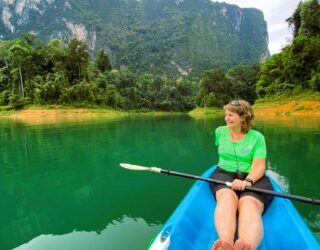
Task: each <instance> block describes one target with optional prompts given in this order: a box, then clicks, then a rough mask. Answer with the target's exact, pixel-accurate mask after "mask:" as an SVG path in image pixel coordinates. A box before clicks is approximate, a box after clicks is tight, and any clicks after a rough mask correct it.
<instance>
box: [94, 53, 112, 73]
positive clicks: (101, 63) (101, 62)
mask: <svg viewBox="0 0 320 250" xmlns="http://www.w3.org/2000/svg"><path fill="white" fill-rule="evenodd" d="M96 67H97V69H98V70H100V72H101V73H105V72H106V71H110V70H111V69H112V67H111V63H110V61H109V58H108V56H107V54H106V52H105V51H104V50H103V49H101V50H99V52H98V55H97V59H96Z"/></svg>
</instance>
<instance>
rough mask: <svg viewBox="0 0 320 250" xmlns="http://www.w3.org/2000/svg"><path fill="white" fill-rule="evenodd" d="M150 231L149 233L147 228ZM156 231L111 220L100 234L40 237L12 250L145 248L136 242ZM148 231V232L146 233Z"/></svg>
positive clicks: (140, 221)
mask: <svg viewBox="0 0 320 250" xmlns="http://www.w3.org/2000/svg"><path fill="white" fill-rule="evenodd" d="M150 227H151V228H152V229H151V230H150V229H149V228H150ZM154 230H160V226H157V225H150V224H148V223H146V222H145V221H144V220H143V219H142V218H137V219H133V218H130V217H124V218H122V219H121V220H117V221H112V222H111V223H110V224H108V225H107V227H106V228H105V229H104V230H102V231H101V232H99V233H97V232H94V231H93V232H85V231H73V232H71V233H68V234H64V235H40V236H38V237H36V238H34V239H33V240H31V241H30V242H29V243H26V244H23V245H21V246H20V247H17V248H15V250H23V249H32V250H43V249H46V250H56V249H78V250H81V249H84V250H87V249H92V248H93V246H94V249H96V250H105V249H145V247H146V246H145V244H141V241H137V240H136V239H138V238H140V239H141V238H142V239H144V240H145V241H148V240H149V239H150V238H152V236H153V235H152V232H153V231H154ZM150 231H151V233H150Z"/></svg>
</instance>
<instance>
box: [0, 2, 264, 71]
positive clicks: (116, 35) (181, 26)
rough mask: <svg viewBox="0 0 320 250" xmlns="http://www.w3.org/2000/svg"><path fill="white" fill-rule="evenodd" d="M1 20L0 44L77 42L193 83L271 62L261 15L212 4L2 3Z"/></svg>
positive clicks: (137, 67) (116, 61) (116, 60)
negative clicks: (195, 78)
mask: <svg viewBox="0 0 320 250" xmlns="http://www.w3.org/2000/svg"><path fill="white" fill-rule="evenodd" d="M0 15H1V19H0V38H1V39H13V38H17V37H19V35H20V34H21V33H23V32H30V33H33V34H36V35H38V36H39V37H41V38H42V39H44V40H45V41H48V40H50V39H52V38H56V37H57V38H60V39H61V40H63V41H68V40H69V39H70V37H76V38H78V39H81V40H84V41H86V42H87V43H88V45H89V48H90V49H91V50H92V52H93V54H94V53H95V52H96V51H97V50H98V49H100V48H103V49H105V50H106V51H107V52H108V54H109V56H110V58H111V61H112V64H113V65H114V66H116V67H121V66H127V67H129V68H130V69H132V70H133V71H140V72H142V71H150V72H153V73H159V74H162V73H166V74H181V75H190V74H197V73H200V72H202V71H203V70H205V69H210V68H214V67H219V68H224V69H227V68H230V67H232V66H235V65H238V64H251V63H256V62H259V61H260V60H261V59H262V58H264V57H266V56H267V55H268V54H269V52H268V34H267V27H266V22H265V21H264V17H263V13H262V12H261V11H259V10H257V9H241V8H239V7H238V6H236V5H229V4H226V3H216V2H211V1H210V0H0Z"/></svg>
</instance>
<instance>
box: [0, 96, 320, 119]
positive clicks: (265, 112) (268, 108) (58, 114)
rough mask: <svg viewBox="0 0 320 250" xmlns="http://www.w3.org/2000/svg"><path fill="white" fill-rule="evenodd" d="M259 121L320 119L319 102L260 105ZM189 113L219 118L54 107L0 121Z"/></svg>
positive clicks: (5, 114) (3, 114)
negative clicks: (313, 117) (294, 118)
mask: <svg viewBox="0 0 320 250" xmlns="http://www.w3.org/2000/svg"><path fill="white" fill-rule="evenodd" d="M253 109H254V112H255V115H256V117H257V118H258V119H261V118H266V119H269V118H270V119H272V118H275V117H310V116H316V117H320V101H287V102H281V103H275V102H262V103H257V104H255V105H254V106H253ZM177 114H188V115H190V116H191V117H193V118H201V117H205V116H213V115H221V114H222V110H221V109H216V108H196V109H194V110H192V111H190V112H189V113H182V112H161V111H150V112H145V111H122V110H115V109H111V108H74V107H59V106H58V107H57V106H52V107H50V106H45V107H38V106H36V107H35V106H31V107H27V108H26V109H22V110H17V111H15V110H13V111H0V119H4V118H5V119H10V120H15V121H21V122H24V123H27V124H54V123H60V122H85V121H90V120H97V119H119V118H123V117H128V116H130V115H143V116H164V115H177Z"/></svg>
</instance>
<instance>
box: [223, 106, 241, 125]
mask: <svg viewBox="0 0 320 250" xmlns="http://www.w3.org/2000/svg"><path fill="white" fill-rule="evenodd" d="M224 120H225V121H226V124H227V127H228V128H229V129H238V128H240V129H241V122H242V121H243V118H241V116H239V115H238V113H236V112H231V111H230V110H226V111H225V113H224Z"/></svg>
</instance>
